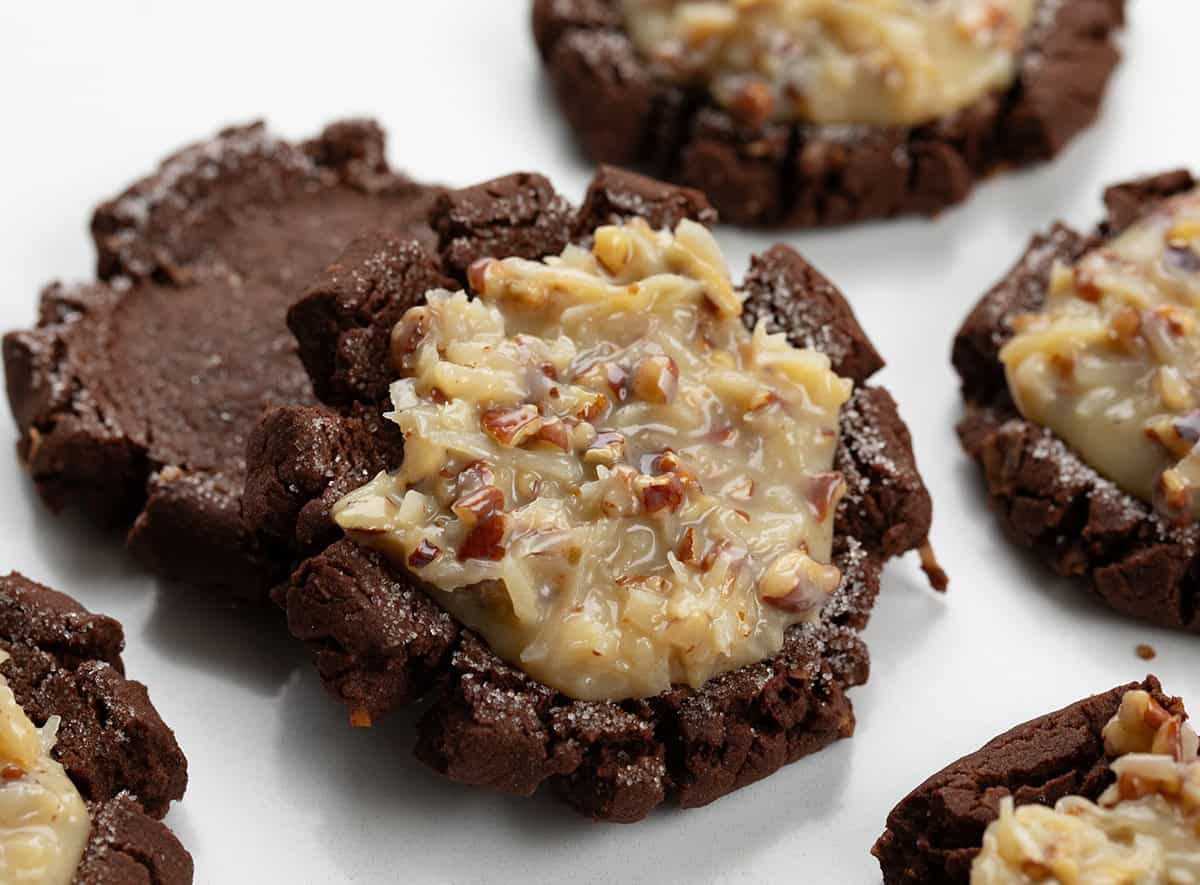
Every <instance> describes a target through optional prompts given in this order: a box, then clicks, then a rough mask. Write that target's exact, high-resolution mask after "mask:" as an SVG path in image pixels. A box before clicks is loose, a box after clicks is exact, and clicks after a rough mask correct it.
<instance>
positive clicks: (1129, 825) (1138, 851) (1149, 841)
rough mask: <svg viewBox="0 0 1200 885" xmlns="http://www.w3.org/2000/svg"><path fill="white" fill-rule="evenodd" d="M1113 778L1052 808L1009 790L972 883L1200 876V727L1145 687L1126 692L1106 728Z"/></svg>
mask: <svg viewBox="0 0 1200 885" xmlns="http://www.w3.org/2000/svg"><path fill="white" fill-rule="evenodd" d="M1104 745H1105V750H1106V751H1107V752H1108V754H1109V755H1110V756H1116V757H1117V758H1116V759H1115V760H1114V761H1113V763H1112V770H1113V773H1114V774H1115V775H1116V782H1115V783H1114V784H1113V785H1112V786H1111V787H1109V788H1108V789H1107V790H1106V791H1105V792H1104V793H1103V794H1102V795H1101V796H1100V798H1099V800H1098V801H1097V802H1091V801H1089V800H1087V799H1084V798H1081V797H1079V796H1067V797H1064V798H1063V799H1060V800H1059V801H1058V803H1057V804H1056V805H1055V806H1054V808H1047V807H1045V806H1042V805H1022V806H1021V807H1020V808H1016V809H1014V808H1013V802H1012V799H1011V797H1006V798H1005V799H1003V800H1002V801H1001V804H1000V817H999V819H998V820H996V821H995V822H993V823H992V824H991V826H989V827H988V829H987V832H986V833H985V834H984V839H983V851H982V852H981V853H980V855H979V856H978V857H977V858H976V859H975V862H974V864H973V866H972V869H971V885H1026V883H1036V882H1046V883H1048V882H1058V883H1062V885H1089V883H1092V885H1191V883H1197V882H1200V830H1198V828H1200V762H1197V760H1196V745H1197V740H1196V735H1195V733H1194V732H1193V731H1192V729H1191V728H1190V726H1188V725H1186V724H1184V723H1183V722H1182V720H1181V718H1180V717H1179V716H1171V715H1169V714H1168V713H1167V712H1166V711H1165V710H1164V709H1163V708H1162V707H1161V706H1159V705H1158V704H1157V703H1155V702H1154V700H1153V699H1152V698H1151V697H1150V695H1149V694H1147V693H1146V692H1144V691H1140V690H1138V691H1130V692H1126V693H1125V696H1124V697H1123V698H1122V701H1121V708H1120V710H1119V712H1118V713H1117V715H1116V716H1115V717H1113V720H1112V721H1111V722H1110V723H1109V724H1108V726H1107V727H1106V728H1105V730H1104Z"/></svg>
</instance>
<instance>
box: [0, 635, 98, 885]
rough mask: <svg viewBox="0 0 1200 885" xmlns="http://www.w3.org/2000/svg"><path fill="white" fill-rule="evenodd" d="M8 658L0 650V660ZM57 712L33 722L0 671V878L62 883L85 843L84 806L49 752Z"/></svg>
mask: <svg viewBox="0 0 1200 885" xmlns="http://www.w3.org/2000/svg"><path fill="white" fill-rule="evenodd" d="M6 660H8V656H7V654H4V653H3V652H0V663H3V662H4V661H6ZM57 731H58V717H56V716H54V717H51V718H50V720H49V721H48V722H47V723H46V724H45V725H44V726H42V728H40V729H39V728H37V727H36V726H35V725H34V724H33V723H32V722H30V721H29V717H28V716H26V715H25V711H24V710H22V709H21V707H20V705H19V704H18V703H17V700H16V698H15V697H14V696H13V693H12V689H11V688H9V687H8V683H7V682H6V681H5V680H4V677H2V676H0V882H12V883H18V882H31V883H32V882H36V883H39V885H68V883H70V882H72V881H74V879H75V871H76V868H78V866H79V860H80V858H81V857H83V850H84V848H85V847H86V846H87V840H88V834H89V832H90V829H91V821H90V819H89V817H88V811H87V806H86V805H84V803H83V799H82V798H81V797H80V795H79V791H78V790H77V789H76V788H75V785H74V784H73V783H71V779H70V778H69V777H67V774H66V772H65V771H63V767H62V765H60V764H59V763H58V762H56V761H55V760H54V759H52V758H51V756H50V751H51V750H52V749H53V747H54V739H55V734H56V733H57Z"/></svg>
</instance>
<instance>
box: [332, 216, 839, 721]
mask: <svg viewBox="0 0 1200 885" xmlns="http://www.w3.org/2000/svg"><path fill="white" fill-rule="evenodd" d="M591 239H592V246H591V248H590V249H584V248H580V247H578V246H568V247H567V249H566V250H565V251H564V252H563V253H562V254H561V255H559V256H550V257H548V258H546V259H544V260H543V261H540V262H534V261H528V260H524V259H519V258H516V259H514V258H508V259H504V260H487V261H485V262H481V263H479V264H476V265H473V266H472V268H471V271H470V274H469V277H470V279H471V281H472V289H474V291H475V293H476V296H477V297H476V298H475V299H472V300H468V298H467V295H466V293H465V292H461V291H460V292H458V293H454V294H452V293H450V292H446V291H435V292H431V293H428V294H427V295H426V298H425V304H424V305H421V306H418V307H414V308H412V309H410V310H409V311H408V312H407V313H406V314H405V315H404V317H402V318H401V320H400V322H399V323H398V324H397V326H396V328H395V331H394V333H393V354H392V356H393V363H394V365H395V366H396V368H397V370H398V371H399V372H400V374H401V375H402V378H401V380H400V381H397V382H396V383H395V384H393V385H392V393H391V400H392V406H393V411H392V412H390V413H388V415H387V417H388V418H389V419H390V420H392V421H394V422H395V423H397V424H398V425H399V426H400V429H401V432H402V433H403V435H404V461H403V463H402V464H401V465H399V469H398V470H397V471H395V472H394V473H390V474H381V475H380V476H378V477H377V478H376V479H375V480H373V481H372V482H371V483H369V484H368V485H367V486H365V487H363V488H362V489H359V490H357V491H355V492H354V493H352V494H351V495H349V496H348V497H347V498H345V499H343V500H342V501H341V502H339V503H338V504H337V505H336V506H335V509H334V514H335V519H336V520H337V522H338V524H339V525H340V526H341V527H342V528H343V529H345V530H347V532H348V533H349V535H350V537H352V538H354V539H355V540H358V541H360V542H361V543H365V544H368V545H369V546H371V547H374V548H376V549H379V550H382V551H383V552H385V553H387V554H388V555H389V556H391V557H392V558H393V559H394V561H396V562H397V564H399V565H401V566H402V567H406V568H407V569H409V570H410V571H411V572H412V573H413V574H415V575H416V576H418V577H419V578H420V579H421V580H422V581H423V582H425V584H426V585H427V586H429V585H431V586H429V589H430V591H431V592H432V593H433V595H434V596H435V598H436V599H437V600H438V601H439V603H441V604H442V605H443V607H445V608H446V609H447V610H449V611H451V612H452V613H453V614H454V615H455V616H456V617H457V618H458V620H459V621H461V622H462V623H464V624H466V625H468V626H471V627H473V628H474V629H476V630H478V631H479V632H480V633H481V634H482V635H483V636H484V637H485V638H486V639H487V640H488V642H489V643H490V645H491V646H492V648H493V650H495V651H496V652H497V653H499V654H500V655H501V657H503V658H505V659H506V660H507V661H509V662H510V663H513V664H515V665H517V666H519V667H521V668H522V669H523V670H525V671H526V672H528V673H530V674H531V675H533V676H534V677H536V678H537V679H539V680H540V681H542V682H544V683H546V684H547V685H550V686H552V687H554V688H556V689H558V690H559V691H562V692H563V693H565V694H567V695H569V696H571V697H576V698H585V699H604V698H607V699H620V698H625V697H645V696H649V695H654V694H657V693H659V692H661V691H664V690H666V689H668V688H669V687H670V686H671V685H672V684H687V685H691V686H692V687H699V686H700V685H702V684H703V683H704V682H706V681H707V680H708V679H709V678H711V677H712V676H713V675H715V674H716V673H720V672H724V671H727V670H731V669H735V668H737V667H740V666H743V665H745V664H749V663H755V662H757V661H760V660H762V659H764V658H767V657H770V656H773V655H775V654H777V653H778V652H779V650H780V649H781V648H782V647H783V640H784V633H785V631H786V630H787V629H788V627H790V626H791V625H792V624H796V623H803V622H813V621H815V620H817V618H818V617H819V615H820V611H821V609H822V607H823V606H824V604H825V602H826V601H827V600H828V598H829V597H830V595H831V594H832V593H833V591H834V590H836V589H837V587H838V585H839V584H840V582H841V576H840V574H839V572H838V570H837V568H836V567H835V566H833V565H831V563H830V557H831V552H832V546H833V519H834V513H835V511H836V509H837V505H838V502H839V501H840V499H841V497H842V495H843V493H844V491H845V488H846V486H845V482H844V480H843V479H842V477H841V475H840V474H837V473H835V472H833V470H832V467H833V460H834V451H835V448H836V446H837V442H838V413H839V410H840V408H841V406H842V405H843V404H844V403H845V401H846V400H847V398H848V397H849V395H850V391H851V388H852V382H850V381H848V380H844V379H841V378H838V377H837V376H836V375H835V374H834V373H833V372H832V371H831V370H830V361H829V357H828V356H826V355H825V354H822V353H820V352H818V351H815V350H811V349H799V348H796V347H793V346H792V345H791V344H789V343H788V342H787V340H786V336H784V335H783V334H782V333H776V334H774V335H771V334H768V333H767V332H766V323H765V322H762V323H760V324H759V325H758V326H757V327H756V328H755V329H754V331H753V333H752V332H751V331H750V330H748V329H747V328H746V326H745V325H744V324H743V321H742V318H741V314H742V297H740V296H739V293H738V292H736V291H735V290H734V287H733V284H732V282H731V281H730V279H729V275H728V271H727V270H726V269H725V263H724V260H723V257H722V255H721V253H720V250H719V248H718V246H717V244H716V241H715V240H714V239H713V237H712V235H711V234H710V233H709V232H708V231H707V230H706V229H705V228H704V227H703V226H701V225H699V224H697V223H695V222H693V221H690V220H684V221H682V222H680V224H679V225H678V226H677V227H676V228H675V230H674V231H673V232H672V231H670V230H666V229H664V230H662V231H657V232H656V231H654V230H652V229H651V228H650V226H649V225H648V224H646V222H645V221H643V220H641V219H635V220H633V221H632V222H629V223H627V224H624V225H617V226H604V227H600V228H598V229H596V230H595V231H594V232H593V234H592V237H591Z"/></svg>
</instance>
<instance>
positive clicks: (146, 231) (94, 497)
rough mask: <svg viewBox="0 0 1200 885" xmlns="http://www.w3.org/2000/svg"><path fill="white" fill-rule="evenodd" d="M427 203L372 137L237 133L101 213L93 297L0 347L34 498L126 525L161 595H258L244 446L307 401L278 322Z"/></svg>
mask: <svg viewBox="0 0 1200 885" xmlns="http://www.w3.org/2000/svg"><path fill="white" fill-rule="evenodd" d="M432 197H433V191H432V190H430V189H429V188H425V187H422V186H420V185H417V184H415V183H413V182H412V181H410V180H409V179H407V178H405V177H404V176H402V175H399V174H397V173H394V172H392V171H390V170H389V169H388V167H387V164H386V161H385V160H384V156H383V133H382V132H381V130H380V129H379V128H378V127H377V126H375V125H374V124H373V123H369V122H347V123H338V124H334V125H332V126H330V127H328V128H327V129H326V130H325V131H324V132H323V133H322V134H321V135H320V136H318V137H317V138H315V139H312V140H311V141H307V142H304V143H302V144H290V143H288V142H286V141H283V140H281V139H278V138H276V137H274V136H272V135H271V134H269V133H268V132H267V131H266V129H265V128H264V127H263V126H262V124H253V125H250V126H243V127H238V128H233V129H228V130H225V131H223V132H221V133H220V134H219V135H217V136H216V137H215V138H214V139H212V140H210V141H206V142H202V143H199V144H196V145H192V146H190V147H187V148H185V149H183V150H181V151H179V152H178V153H176V154H174V155H172V156H171V157H169V158H167V159H166V160H165V161H164V162H163V164H162V165H161V166H160V168H159V169H158V171H157V172H155V173H154V174H153V175H151V176H149V177H147V178H145V179H143V180H141V181H139V182H137V183H135V184H134V185H132V186H131V187H130V188H129V189H128V190H126V191H125V192H124V193H123V194H121V195H120V196H118V197H117V198H115V199H113V200H111V201H109V202H106V203H104V204H103V205H101V206H100V207H99V208H98V209H97V210H96V213H95V216H94V218H93V220H92V233H93V237H94V239H95V242H96V247H97V250H98V253H99V262H98V269H99V275H100V277H101V282H97V283H91V284H82V285H62V284H57V283H56V284H54V285H51V286H49V287H48V288H47V289H46V290H45V291H44V292H43V294H42V297H41V305H40V309H39V314H38V324H37V327H36V328H35V329H31V330H25V331H18V332H11V333H9V334H8V335H7V336H6V337H5V339H4V363H5V371H6V377H7V388H8V397H9V403H10V405H11V407H12V411H13V415H14V417H15V418H16V421H17V424H18V427H19V429H20V432H21V441H20V445H19V453H20V456H21V459H22V461H23V462H24V463H25V465H26V467H27V468H28V470H29V472H30V474H31V476H32V478H33V480H34V483H35V484H36V486H37V489H38V491H39V492H40V494H41V496H42V498H43V499H44V500H45V501H46V503H47V504H48V505H49V506H50V507H51V508H52V509H55V510H59V509H62V508H64V507H79V508H81V509H83V510H85V511H87V512H88V513H89V514H90V515H92V516H94V517H96V518H97V519H100V520H103V521H106V522H110V523H112V522H115V523H116V524H118V525H129V526H130V529H129V534H128V538H127V543H128V546H129V547H130V549H131V550H132V551H133V552H134V554H135V555H137V556H138V558H139V559H141V560H142V561H143V562H144V563H146V564H147V565H148V566H149V567H150V568H151V569H153V570H154V571H156V572H159V573H160V574H163V575H164V576H166V577H169V578H174V579H181V580H184V581H187V582H189V583H192V584H198V585H208V586H217V587H222V588H228V589H230V590H232V591H234V592H236V593H239V594H243V595H250V596H255V595H257V596H261V595H263V594H264V593H265V591H266V589H267V588H268V587H269V586H270V585H271V584H272V583H273V582H274V581H275V580H276V579H278V578H279V577H280V576H281V574H283V568H282V566H283V564H282V563H281V562H280V560H279V559H278V558H277V557H276V556H275V555H274V554H273V553H272V552H271V551H269V550H265V549H262V548H261V547H259V546H257V544H256V542H255V540H254V539H253V538H252V537H251V536H250V534H249V533H248V532H247V531H245V529H244V527H243V526H242V523H241V516H240V502H239V497H240V493H241V487H242V483H243V475H244V470H245V443H246V437H247V435H248V434H249V432H250V429H251V428H252V427H253V425H254V422H255V421H256V420H257V418H258V415H259V413H260V412H261V411H262V409H263V408H264V407H265V406H266V405H268V404H271V403H284V402H287V403H291V402H313V401H314V400H313V397H312V391H311V387H310V384H309V382H308V379H307V377H306V375H305V373H304V369H303V367H302V366H301V364H300V362H299V360H297V359H296V355H295V347H294V344H293V343H292V341H291V338H290V336H289V335H288V333H287V331H286V329H285V328H284V325H283V317H284V312H285V311H286V308H287V306H288V305H289V304H290V303H291V301H292V300H293V299H294V297H295V294H296V292H297V291H298V289H299V287H301V286H302V285H303V284H304V281H305V280H306V279H308V278H310V277H311V276H312V275H313V274H315V273H316V272H317V271H318V270H320V269H321V268H322V267H324V265H325V264H327V263H328V262H329V261H330V260H332V259H333V258H334V257H336V255H337V254H338V252H339V251H340V250H341V249H342V248H344V247H345V246H346V244H347V243H348V242H349V239H350V237H351V236H352V232H354V231H356V230H358V229H359V228H375V227H380V228H383V229H386V230H393V231H396V232H397V233H402V234H404V235H406V236H407V235H412V236H418V237H425V238H427V239H431V238H432V234H431V232H430V231H429V230H428V228H427V227H425V225H424V222H423V219H424V214H425V212H426V209H427V207H428V204H429V202H430V200H431V199H432ZM274 317H277V318H278V319H277V320H276V319H274Z"/></svg>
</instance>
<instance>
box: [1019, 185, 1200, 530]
mask: <svg viewBox="0 0 1200 885" xmlns="http://www.w3.org/2000/svg"><path fill="white" fill-rule="evenodd" d="M1198 309H1200V190H1196V191H1190V192H1188V193H1186V194H1181V195H1180V196H1178V197H1175V198H1173V199H1171V200H1168V201H1166V202H1165V203H1164V204H1163V205H1162V206H1161V207H1160V208H1158V209H1157V210H1155V211H1154V212H1152V213H1151V214H1150V215H1148V216H1147V217H1146V218H1143V219H1142V220H1140V221H1138V222H1137V223H1136V224H1134V225H1133V226H1132V227H1130V228H1129V229H1128V230H1126V231H1125V232H1124V233H1122V234H1121V235H1120V236H1119V237H1117V238H1115V239H1113V240H1111V241H1110V242H1108V243H1106V244H1104V245H1102V246H1100V247H1098V248H1097V249H1094V250H1093V251H1091V252H1089V253H1088V254H1086V255H1084V256H1083V257H1082V258H1081V259H1079V261H1078V262H1076V263H1075V265H1074V266H1073V267H1067V266H1064V265H1061V264H1058V265H1055V267H1054V269H1053V271H1052V273H1051V278H1050V285H1049V291H1048V295H1047V299H1046V303H1045V305H1044V306H1043V308H1042V309H1041V310H1040V311H1038V312H1037V313H1032V314H1025V315H1022V316H1019V317H1017V318H1015V319H1014V321H1013V326H1014V328H1015V330H1016V335H1015V337H1014V338H1013V339H1012V340H1011V341H1010V342H1009V343H1008V344H1007V345H1006V346H1005V347H1004V349H1003V350H1002V351H1001V352H1000V358H1001V360H1002V361H1003V362H1004V366H1005V370H1006V373H1007V376H1008V386H1009V390H1010V391H1011V392H1012V396H1013V399H1014V400H1015V401H1016V404H1017V407H1018V408H1019V409H1020V410H1021V413H1022V414H1023V415H1024V416H1025V417H1026V418H1028V419H1029V420H1031V421H1035V422H1037V423H1038V424H1042V425H1044V426H1045V427H1048V428H1049V429H1051V430H1052V431H1054V433H1056V434H1057V435H1058V436H1059V437H1061V438H1062V439H1064V440H1065V441H1066V442H1067V443H1068V444H1069V445H1070V446H1071V447H1072V448H1073V449H1075V451H1077V452H1078V453H1079V454H1080V455H1081V456H1082V457H1083V459H1084V460H1085V461H1086V462H1087V463H1088V464H1090V465H1092V466H1093V467H1094V468H1096V470H1098V471H1099V472H1100V473H1102V474H1104V475H1105V476H1107V477H1108V478H1109V479H1111V480H1113V481H1114V482H1115V483H1117V484H1118V485H1119V486H1121V487H1122V488H1124V489H1125V490H1126V491H1128V492H1130V493H1131V494H1134V495H1137V496H1139V497H1141V498H1143V499H1144V500H1146V501H1153V502H1154V504H1155V505H1156V506H1157V509H1158V511H1159V513H1160V514H1161V515H1163V516H1164V517H1165V518H1166V519H1168V520H1169V521H1172V522H1175V523H1180V524H1182V523H1187V522H1190V521H1192V520H1193V519H1194V518H1195V517H1196V515H1197V514H1200V494H1198V492H1197V490H1198V488H1200V450H1197V449H1196V443H1197V441H1198V440H1200V329H1198V328H1197V319H1198V317H1197V310H1198Z"/></svg>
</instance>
